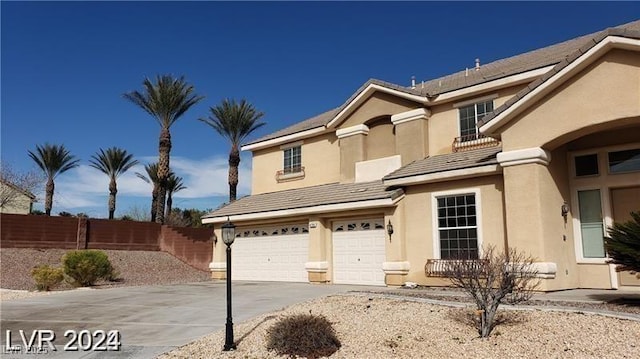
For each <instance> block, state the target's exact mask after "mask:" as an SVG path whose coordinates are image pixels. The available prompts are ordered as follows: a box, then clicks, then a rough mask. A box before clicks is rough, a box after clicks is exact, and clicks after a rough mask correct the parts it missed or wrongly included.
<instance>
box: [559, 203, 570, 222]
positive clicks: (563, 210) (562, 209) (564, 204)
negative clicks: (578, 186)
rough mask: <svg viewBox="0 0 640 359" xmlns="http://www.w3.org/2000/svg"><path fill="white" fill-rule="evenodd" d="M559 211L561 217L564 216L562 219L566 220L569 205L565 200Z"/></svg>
mask: <svg viewBox="0 0 640 359" xmlns="http://www.w3.org/2000/svg"><path fill="white" fill-rule="evenodd" d="M560 213H562V217H564V221H565V222H566V221H567V214H569V205H568V204H567V202H564V203H563V204H562V206H561V207H560Z"/></svg>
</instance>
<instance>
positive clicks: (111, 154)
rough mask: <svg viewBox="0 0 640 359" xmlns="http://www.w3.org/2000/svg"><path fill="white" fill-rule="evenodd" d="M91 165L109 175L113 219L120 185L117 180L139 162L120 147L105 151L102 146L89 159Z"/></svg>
mask: <svg viewBox="0 0 640 359" xmlns="http://www.w3.org/2000/svg"><path fill="white" fill-rule="evenodd" d="M89 162H90V166H91V167H93V168H95V169H97V170H98V171H101V172H102V173H104V174H106V175H107V176H109V180H110V182H109V219H113V214H114V213H115V212H116V194H117V193H118V186H117V183H116V180H117V179H118V177H120V175H121V174H123V173H125V172H127V171H128V170H129V169H130V168H131V167H133V166H135V165H137V164H138V161H137V160H134V159H133V155H132V154H130V153H127V151H126V150H123V149H120V148H118V147H111V148H107V151H106V152H105V151H104V150H103V149H102V148H101V149H100V151H99V152H96V154H95V155H93V156H91V160H89Z"/></svg>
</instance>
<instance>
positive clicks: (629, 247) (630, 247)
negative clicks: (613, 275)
mask: <svg viewBox="0 0 640 359" xmlns="http://www.w3.org/2000/svg"><path fill="white" fill-rule="evenodd" d="M631 218H632V219H631V220H629V221H627V222H624V223H614V224H613V226H612V227H609V238H605V242H604V243H605V248H606V250H607V255H608V256H609V258H610V259H609V261H607V263H613V264H617V266H616V271H618V272H620V271H631V272H635V273H636V276H637V277H638V278H640V211H638V212H631Z"/></svg>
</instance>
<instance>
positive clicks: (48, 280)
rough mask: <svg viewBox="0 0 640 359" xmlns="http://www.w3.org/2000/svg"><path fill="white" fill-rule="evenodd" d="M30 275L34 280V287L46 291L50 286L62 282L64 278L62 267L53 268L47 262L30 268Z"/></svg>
mask: <svg viewBox="0 0 640 359" xmlns="http://www.w3.org/2000/svg"><path fill="white" fill-rule="evenodd" d="M31 276H32V277H33V280H34V281H35V282H36V288H38V290H46V291H50V290H51V288H53V287H55V286H57V285H58V284H60V283H62V280H63V279H64V275H63V272H62V268H53V267H50V266H49V265H47V264H43V265H39V266H37V267H35V268H33V270H31Z"/></svg>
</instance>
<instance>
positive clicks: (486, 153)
mask: <svg viewBox="0 0 640 359" xmlns="http://www.w3.org/2000/svg"><path fill="white" fill-rule="evenodd" d="M501 150H502V149H501V147H497V146H496V147H489V148H481V149H477V150H470V151H464V152H454V153H448V154H444V155H436V156H431V157H427V158H423V159H421V160H416V161H413V162H411V163H409V164H407V165H406V166H404V167H401V168H399V169H397V170H395V171H394V172H391V173H389V174H388V175H386V176H385V177H384V178H383V181H388V180H393V179H399V178H405V177H411V176H418V175H424V174H430V173H436V172H445V171H453V170H459V169H465V168H472V167H479V166H486V165H495V164H498V160H497V159H496V155H497V154H498V153H499V152H500V151H501Z"/></svg>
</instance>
